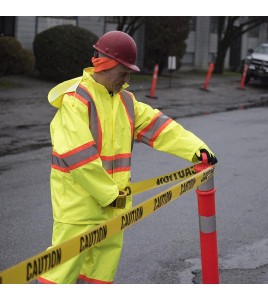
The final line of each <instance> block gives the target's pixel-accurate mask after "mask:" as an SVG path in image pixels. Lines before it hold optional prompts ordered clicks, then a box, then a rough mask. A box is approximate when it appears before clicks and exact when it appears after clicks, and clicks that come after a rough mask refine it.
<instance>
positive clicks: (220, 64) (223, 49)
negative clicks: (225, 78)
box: [214, 42, 229, 74]
mask: <svg viewBox="0 0 268 300" xmlns="http://www.w3.org/2000/svg"><path fill="white" fill-rule="evenodd" d="M228 47H229V46H228V45H226V44H225V43H224V42H220V43H219V48H218V52H217V57H216V61H215V65H214V73H215V74H222V73H223V71H224V60H225V56H226V53H227V50H228Z"/></svg>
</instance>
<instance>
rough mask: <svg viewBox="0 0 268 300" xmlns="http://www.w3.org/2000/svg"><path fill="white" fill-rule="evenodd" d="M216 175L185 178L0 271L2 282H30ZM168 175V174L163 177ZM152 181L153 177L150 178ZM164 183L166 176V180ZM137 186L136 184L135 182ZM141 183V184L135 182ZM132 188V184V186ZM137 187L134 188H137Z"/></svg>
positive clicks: (206, 172) (211, 170)
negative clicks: (66, 239)
mask: <svg viewBox="0 0 268 300" xmlns="http://www.w3.org/2000/svg"><path fill="white" fill-rule="evenodd" d="M213 174H214V166H209V167H208V168H207V169H205V170H203V171H201V172H200V173H197V174H194V175H193V176H191V177H190V178H186V179H185V180H183V181H181V182H180V183H178V184H176V185H174V186H172V187H171V188H169V189H167V190H165V191H163V192H161V193H159V194H157V195H155V196H154V197H152V198H150V199H147V200H145V201H144V202H143V203H141V204H139V205H136V206H134V207H133V208H131V209H129V210H127V211H125V212H124V213H122V214H120V215H118V216H116V217H114V218H112V219H111V220H109V221H107V222H104V223H102V224H100V225H97V226H95V227H94V228H93V229H91V230H89V231H86V232H84V233H83V234H80V235H78V236H76V237H74V238H72V239H70V240H68V241H65V242H63V243H61V244H59V245H57V246H52V247H50V248H49V249H47V250H46V251H44V252H41V253H39V254H37V255H35V256H33V257H31V258H28V259H26V260H24V261H23V262H21V263H19V264H17V265H15V266H13V267H11V268H9V269H6V270H4V271H2V272H0V283H3V284H6V283H14V284H15V283H28V282H31V281H33V280H34V279H36V278H37V277H38V276H40V275H42V274H44V273H46V272H47V271H48V270H51V269H53V268H55V267H57V266H59V265H61V264H63V263H65V262H66V261H68V260H69V259H71V258H73V257H74V256H76V255H78V254H80V253H81V252H82V251H85V250H87V249H89V248H91V247H93V246H95V245H96V244H98V243H100V242H102V241H103V240H106V239H108V238H110V237H112V236H114V235H115V234H117V233H119V232H120V231H122V230H124V229H126V228H127V227H129V226H131V225H133V224H135V223H137V222H138V221H140V220H142V219H144V218H145V217H147V216H148V215H150V214H151V213H153V212H155V211H156V210H158V209H160V208H162V207H163V206H165V205H167V204H169V203H170V202H172V201H173V200H175V199H176V198H179V197H180V196H182V195H183V194H185V193H187V192H189V191H190V190H192V189H193V188H195V187H197V186H199V185H201V184H203V183H204V182H206V181H207V180H208V179H209V178H211V177H212V176H213ZM164 177H165V176H164ZM148 182H150V180H148ZM163 182H164V179H163ZM133 185H134V184H133ZM136 186H138V185H136ZM147 186H149V184H148V185H147ZM132 188H133V187H132ZM135 189H136V188H134V190H135Z"/></svg>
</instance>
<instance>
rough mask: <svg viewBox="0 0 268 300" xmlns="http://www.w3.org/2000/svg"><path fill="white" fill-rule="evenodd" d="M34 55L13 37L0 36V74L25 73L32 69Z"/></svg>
mask: <svg viewBox="0 0 268 300" xmlns="http://www.w3.org/2000/svg"><path fill="white" fill-rule="evenodd" d="M33 67H34V56H33V54H32V53H31V51H29V50H26V49H24V48H22V45H21V43H20V42H18V41H17V40H16V39H15V38H14V37H10V36H2V37H0V76H5V75H12V74H27V73H30V72H31V71H32V70H33Z"/></svg>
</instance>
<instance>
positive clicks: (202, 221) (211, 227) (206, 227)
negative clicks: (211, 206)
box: [199, 215, 216, 233]
mask: <svg viewBox="0 0 268 300" xmlns="http://www.w3.org/2000/svg"><path fill="white" fill-rule="evenodd" d="M199 229H200V231H202V232H203V233H212V232H215V231H216V216H215V215H214V216H211V217H205V216H199Z"/></svg>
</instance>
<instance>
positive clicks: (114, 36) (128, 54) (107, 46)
mask: <svg viewBox="0 0 268 300" xmlns="http://www.w3.org/2000/svg"><path fill="white" fill-rule="evenodd" d="M93 47H94V48H95V49H96V50H98V51H99V52H101V53H103V54H105V55H106V56H108V57H111V58H113V59H115V60H117V61H118V62H120V63H121V64H123V65H124V66H126V67H128V68H130V69H132V70H134V71H140V69H139V67H137V66H136V65H135V62H136V58H137V46H136V43H135V41H134V40H133V38H132V37H131V36H130V35H128V34H127V33H125V32H123V31H109V32H107V33H105V34H104V35H102V36H101V37H100V38H99V39H98V41H97V43H96V44H95V45H93Z"/></svg>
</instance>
